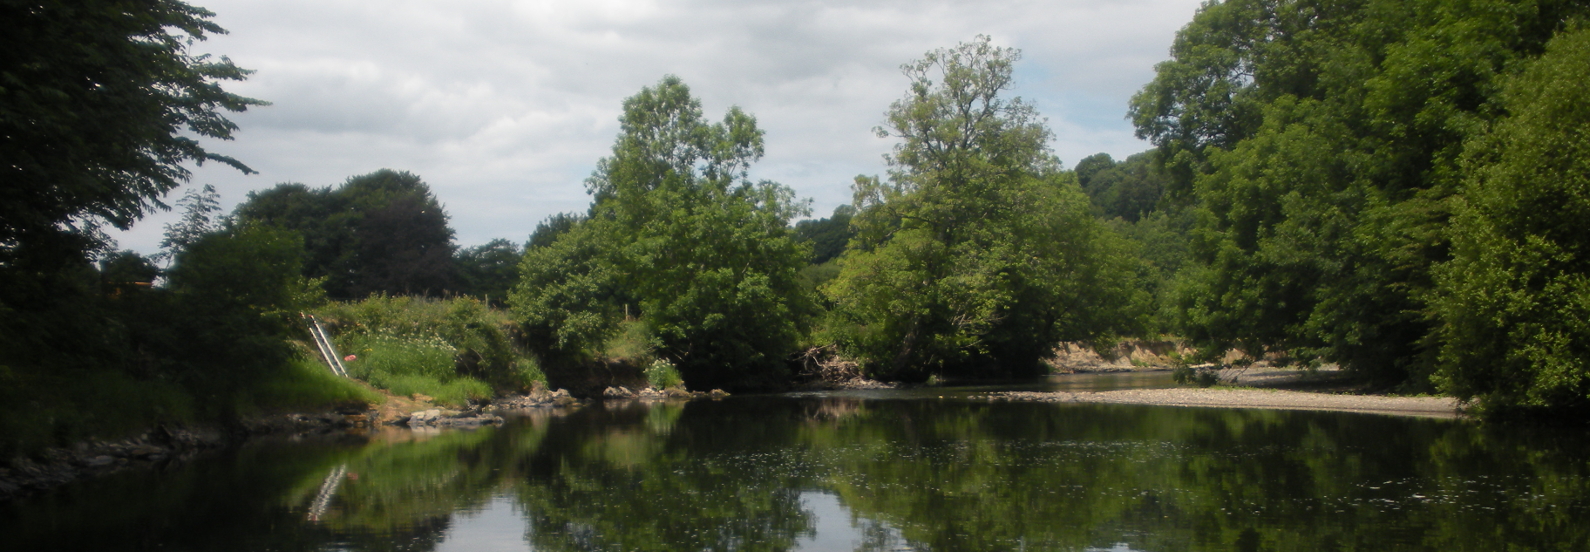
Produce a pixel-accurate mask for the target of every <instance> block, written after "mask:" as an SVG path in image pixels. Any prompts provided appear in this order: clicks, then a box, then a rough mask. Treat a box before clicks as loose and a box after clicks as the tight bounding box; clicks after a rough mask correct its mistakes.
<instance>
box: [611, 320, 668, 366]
mask: <svg viewBox="0 0 1590 552" xmlns="http://www.w3.org/2000/svg"><path fill="white" fill-rule="evenodd" d="M602 356H603V357H604V358H608V359H612V360H619V361H625V362H629V363H630V364H633V365H635V366H647V365H650V364H651V363H652V361H654V360H657V338H656V337H654V336H652V333H651V329H650V328H647V327H646V324H645V323H644V322H641V321H639V320H625V321H623V322H620V323H619V324H618V331H617V332H615V333H614V334H613V337H612V338H609V339H608V340H607V343H604V344H603V345H602Z"/></svg>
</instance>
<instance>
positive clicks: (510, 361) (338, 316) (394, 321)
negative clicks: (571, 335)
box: [316, 295, 546, 405]
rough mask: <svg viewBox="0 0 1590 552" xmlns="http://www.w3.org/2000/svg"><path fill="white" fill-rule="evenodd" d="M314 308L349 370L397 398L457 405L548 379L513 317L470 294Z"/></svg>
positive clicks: (522, 389) (377, 298) (369, 300)
mask: <svg viewBox="0 0 1590 552" xmlns="http://www.w3.org/2000/svg"><path fill="white" fill-rule="evenodd" d="M316 313H317V314H318V315H319V316H320V318H321V320H322V321H324V322H325V325H326V327H327V329H328V331H330V332H331V333H333V334H335V336H336V338H335V341H336V345H337V348H338V352H340V353H343V354H351V355H354V357H355V358H354V360H351V361H348V362H346V363H345V365H346V367H347V368H348V372H349V375H352V376H354V377H356V378H359V379H361V380H364V381H367V382H369V383H370V384H371V385H373V386H375V387H377V388H380V389H386V390H389V391H392V392H393V393H395V394H398V395H402V396H408V395H412V394H414V393H421V394H424V395H427V396H430V397H432V398H434V399H436V400H437V401H439V402H443V403H446V404H452V405H463V404H467V403H469V402H470V401H480V400H483V399H488V398H491V397H492V396H493V395H495V394H497V393H498V392H501V393H521V392H525V391H528V390H530V389H531V388H532V387H533V386H535V385H536V384H537V383H542V384H544V383H546V378H545V376H543V375H542V373H541V370H540V367H539V366H538V365H537V364H536V362H535V361H534V360H533V359H532V358H530V357H529V356H527V355H526V353H525V352H524V351H522V350H520V348H519V346H518V345H517V344H516V343H515V340H514V339H513V333H514V324H513V322H512V320H510V319H509V317H508V316H507V314H506V313H504V312H502V311H499V310H493V309H491V308H489V307H488V306H487V305H486V304H485V303H483V302H481V301H479V300H476V299H472V298H468V297H460V298H454V299H447V300H441V299H427V298H424V297H389V296H385V295H376V296H372V297H369V298H367V299H364V300H362V301H352V302H336V303H330V304H327V305H325V306H322V307H320V308H318V309H316Z"/></svg>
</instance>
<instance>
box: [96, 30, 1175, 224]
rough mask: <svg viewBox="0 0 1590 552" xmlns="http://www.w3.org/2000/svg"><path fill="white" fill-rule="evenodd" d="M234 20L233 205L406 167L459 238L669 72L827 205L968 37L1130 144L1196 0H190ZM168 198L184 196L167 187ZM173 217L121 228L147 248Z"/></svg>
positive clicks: (495, 220)
mask: <svg viewBox="0 0 1590 552" xmlns="http://www.w3.org/2000/svg"><path fill="white" fill-rule="evenodd" d="M195 1H196V3H197V4H199V5H202V6H203V7H205V8H207V9H210V10H211V11H214V12H216V14H217V16H216V18H215V21H216V22H217V23H219V24H220V25H221V26H223V27H225V28H227V29H228V30H229V31H231V34H229V35H226V36H220V37H213V38H212V39H211V40H210V41H208V42H206V43H203V44H201V46H200V47H201V48H202V49H204V50H205V51H210V52H215V53H217V54H224V55H227V56H230V57H231V59H233V60H234V61H235V62H237V63H238V65H240V66H242V67H246V68H250V69H254V70H256V71H257V72H256V73H255V74H254V75H253V76H252V77H251V78H250V79H249V80H248V81H246V82H241V83H231V84H230V85H229V86H228V89H229V90H232V91H234V92H237V93H239V94H243V95H245V96H250V97H255V98H260V99H264V100H268V101H271V102H273V104H274V105H272V106H269V107H263V108H256V109H253V110H250V111H249V112H247V113H243V114H237V115H236V116H234V117H233V120H234V121H235V122H237V123H238V124H239V125H240V126H241V127H242V130H241V131H240V132H239V133H238V134H237V140H236V141H233V142H224V143H218V144H215V145H213V147H212V148H211V149H212V151H216V152H219V153H223V154H227V155H232V156H235V157H237V158H238V159H240V160H242V161H244V162H245V163H247V164H248V165H250V166H251V167H253V168H254V169H256V170H258V171H259V172H260V174H258V175H252V176H244V175H241V174H239V173H237V172H236V171H232V170H231V169H229V168H226V167H217V166H211V165H206V166H204V167H201V168H199V169H198V170H196V171H195V178H194V184H196V185H197V184H204V183H214V184H216V185H217V188H219V189H220V190H221V192H222V194H223V199H224V201H225V202H226V203H227V205H226V207H227V208H228V209H230V207H231V205H233V204H235V203H237V202H239V201H241V200H243V199H244V196H245V195H246V193H247V192H248V191H250V190H259V189H264V188H268V187H270V186H273V185H275V184H276V183H278V182H288V181H293V182H302V183H305V184H309V185H312V186H327V185H333V184H336V183H339V182H341V181H343V180H344V179H346V178H347V177H349V176H353V175H358V174H364V173H367V172H370V171H374V170H376V169H380V168H393V169H400V170H408V171H411V172H414V173H416V174H419V175H420V176H422V177H423V178H425V180H426V181H427V182H429V183H430V184H431V186H432V188H433V189H434V190H435V192H436V194H437V196H438V197H439V198H440V199H441V200H442V202H443V203H445V204H446V205H447V208H448V211H449V213H450V214H451V215H452V218H453V226H454V227H455V228H457V229H458V232H459V241H460V243H462V244H465V245H470V244H477V243H483V242H485V241H487V240H490V239H492V238H496V237H506V238H510V239H514V240H522V239H524V238H525V236H526V235H528V233H529V232H530V231H531V230H533V229H534V227H535V224H536V222H538V221H540V220H541V219H542V218H544V217H546V216H547V215H550V214H552V213H555V212H560V211H570V210H580V209H584V208H585V206H586V205H587V203H588V198H587V196H586V195H585V192H584V186H583V180H584V178H585V177H586V176H587V175H588V174H589V172H590V170H591V168H592V167H593V166H594V164H595V162H596V161H597V159H599V158H600V157H602V156H603V155H605V154H606V153H607V152H608V150H609V148H610V147H611V144H612V140H613V138H614V136H615V135H616V133H617V131H618V124H617V118H618V114H619V108H620V103H621V102H622V101H623V99H624V98H625V97H628V96H630V95H633V94H634V93H635V92H637V91H639V90H640V88H641V87H643V86H648V85H651V84H654V83H656V82H657V80H658V79H659V78H661V77H662V76H663V75H665V74H676V75H679V76H680V77H681V78H683V79H684V81H685V82H686V83H687V84H689V85H690V86H691V88H692V90H693V91H694V92H695V94H696V95H697V96H698V97H700V98H701V99H702V102H703V105H704V107H705V108H706V111H707V113H708V116H709V117H711V118H717V117H720V116H721V115H722V113H723V111H724V110H725V109H727V108H728V107H729V106H731V105H738V106H740V107H742V108H743V109H745V110H746V111H748V112H750V113H751V114H753V115H755V116H756V117H757V120H758V123H759V125H760V126H761V127H762V128H763V130H765V131H766V132H767V156H766V157H765V158H764V159H763V160H762V162H761V163H759V164H758V165H756V166H755V167H754V168H753V176H754V177H758V178H770V179H773V180H778V181H780V182H783V183H785V184H788V185H790V186H791V187H793V188H794V189H795V190H796V192H797V193H798V194H800V195H802V196H805V197H811V198H813V200H814V201H813V207H814V211H815V214H817V215H819V216H821V215H825V214H826V213H827V212H828V211H830V210H832V209H833V207H835V206H837V205H839V204H841V203H846V202H848V201H849V196H850V191H849V185H850V180H851V178H852V177H853V176H855V175H856V174H863V173H864V174H876V173H881V172H883V170H884V167H883V164H882V160H881V155H882V154H883V153H885V152H887V151H888V148H889V142H888V141H886V140H881V139H878V138H876V137H874V136H873V134H872V132H871V129H872V128H873V127H874V126H877V125H878V124H879V123H881V122H882V119H883V112H884V111H885V110H886V109H887V108H888V105H889V103H890V102H891V101H893V100H894V99H896V98H898V97H899V96H901V95H902V94H903V92H904V90H905V86H906V81H905V78H904V77H903V76H901V75H900V73H899V70H898V68H899V66H900V64H902V63H905V62H907V61H910V60H912V59H915V58H917V57H920V56H921V55H922V54H923V53H924V52H926V51H928V50H930V49H933V48H939V47H947V46H953V45H954V44H956V43H957V42H961V41H965V40H968V39H970V38H972V37H973V36H975V35H977V34H987V35H990V36H992V37H993V39H994V41H995V42H996V43H998V44H1000V45H1006V46H1014V47H1017V48H1021V49H1022V50H1023V51H1024V55H1025V57H1024V60H1023V61H1022V62H1021V63H1020V64H1019V65H1018V66H1017V79H1018V82H1017V87H1016V90H1015V93H1017V94H1019V95H1022V96H1024V97H1026V98H1028V99H1029V100H1031V101H1033V102H1034V103H1036V105H1037V107H1038V109H1039V111H1040V112H1042V113H1043V114H1044V115H1045V116H1047V117H1048V118H1049V122H1050V126H1051V128H1052V129H1053V130H1054V131H1055V142H1054V144H1053V146H1054V148H1055V151H1056V152H1057V153H1058V154H1059V155H1060V157H1061V159H1063V160H1064V161H1066V162H1067V163H1069V164H1074V163H1075V162H1076V161H1077V160H1079V159H1081V158H1082V157H1083V156H1086V155H1089V154H1092V153H1097V152H1100V151H1104V152H1108V153H1110V154H1111V155H1115V156H1118V157H1123V156H1125V155H1127V154H1131V153H1134V152H1137V151H1140V150H1142V149H1145V148H1146V147H1147V146H1146V144H1144V143H1142V142H1140V141H1138V140H1136V139H1135V138H1133V136H1132V130H1131V126H1130V124H1129V123H1127V122H1126V121H1125V119H1124V117H1125V114H1126V101H1127V99H1128V98H1130V96H1131V94H1132V93H1133V92H1135V91H1136V90H1137V89H1138V88H1139V87H1140V86H1142V85H1143V84H1144V83H1146V82H1147V81H1148V80H1149V79H1151V78H1152V77H1153V65H1154V64H1155V63H1157V62H1158V61H1160V60H1163V59H1164V58H1165V57H1166V52H1167V49H1168V48H1169V45H1170V42H1171V40H1172V38H1173V36H1174V33H1175V31H1176V29H1178V28H1180V27H1181V26H1182V25H1184V24H1185V23H1186V22H1187V21H1188V20H1190V19H1191V17H1192V14H1193V12H1194V11H1195V9H1196V8H1197V5H1198V3H1199V0H1087V1H1077V2H1052V1H1048V2H1046V1H1038V0H1033V1H1026V0H1004V1H980V2H971V1H939V2H915V1H909V2H908V1H877V2H840V1H825V0H809V1H786V0H763V1H722V0H698V1H692V2H668V1H661V0H654V1H640V0H605V1H603V0H596V1H592V0H587V1H583V2H566V1H550V0H539V1H528V0H523V1H511V0H468V1H453V2H446V3H443V2H433V1H424V0H389V1H368V0H317V1H313V2H311V1H307V0H271V1H264V0H195ZM178 194H180V192H178ZM174 218H175V214H174V213H167V214H160V215H156V216H153V217H150V218H149V219H147V220H145V221H144V222H143V223H141V224H140V225H139V226H138V227H136V228H134V229H133V230H132V231H130V232H126V233H122V234H120V235H119V236H118V238H119V239H120V240H121V242H122V245H123V246H125V247H131V248H135V249H139V250H143V251H153V250H154V249H155V247H156V244H157V243H158V242H159V234H160V231H161V225H162V224H163V223H164V222H167V221H170V220H173V219H174Z"/></svg>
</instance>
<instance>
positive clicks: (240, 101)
mask: <svg viewBox="0 0 1590 552" xmlns="http://www.w3.org/2000/svg"><path fill="white" fill-rule="evenodd" d="M213 15H214V14H212V13H210V12H208V11H205V10H204V9H201V8H196V7H193V6H189V5H187V4H184V3H182V2H179V1H175V0H150V1H147V2H138V3H134V4H128V3H125V2H111V1H104V0H95V1H74V2H60V1H50V0H46V1H41V2H8V3H6V4H5V5H4V6H3V7H0V52H5V55H3V56H0V167H4V168H3V169H0V171H3V172H4V173H5V177H4V178H5V181H6V186H5V191H4V192H3V196H0V261H3V262H4V263H5V266H7V267H11V266H13V265H12V263H14V262H15V257H16V256H17V255H19V254H21V253H19V250H22V249H26V248H28V247H30V246H34V245H44V244H55V245H64V244H65V243H66V242H67V241H70V240H66V241H63V240H61V239H60V238H59V237H58V236H60V235H62V234H72V233H73V231H72V229H73V228H76V227H80V226H81V224H82V221H86V220H103V221H106V222H108V223H109V224H111V225H113V226H116V227H118V228H127V227H128V226H129V225H131V224H132V223H133V221H136V220H138V219H139V218H141V217H142V216H143V214H144V213H145V212H146V211H147V210H148V209H150V208H152V207H154V208H159V207H163V205H162V204H161V203H160V201H159V198H160V196H161V195H163V194H165V193H166V192H167V191H169V190H171V189H172V188H175V187H176V186H177V185H179V184H180V183H181V182H182V181H184V180H186V179H187V178H188V174H189V172H188V170H187V169H186V168H184V167H183V164H184V163H186V162H189V161H192V162H197V163H204V162H208V161H214V162H220V163H225V164H228V165H231V166H233V167H236V168H237V169H238V170H241V171H244V172H250V170H249V169H248V167H246V166H244V165H243V164H242V163H240V162H238V161H237V160H235V159H232V158H230V157H226V156H224V155H219V154H215V153H211V152H209V151H207V150H206V149H205V148H204V147H203V146H202V145H201V144H200V143H199V140H198V138H201V137H203V138H215V139H222V140H225V139H230V138H231V136H232V132H233V131H235V130H236V129H237V127H236V125H234V124H232V122H231V121H228V120H227V119H226V117H225V116H224V115H223V112H226V111H232V112H241V111H244V110H246V109H247V108H248V107H250V106H258V105H265V102H261V101H259V100H253V99H249V98H244V97H242V96H238V95H235V94H231V93H229V92H226V91H225V90H223V89H222V88H221V86H220V82H221V81H228V80H231V81H237V80H243V79H244V78H245V77H246V76H247V75H248V73H249V72H248V71H246V70H243V69H240V68H238V67H237V66H235V65H233V64H232V62H231V61H230V60H227V59H226V58H224V57H223V58H221V59H220V60H218V61H217V60H213V59H211V58H210V57H209V56H208V55H195V54H193V53H191V48H192V45H193V44H194V43H195V42H197V41H202V40H204V39H205V38H206V37H207V36H209V35H211V34H224V33H225V32H226V31H225V30H223V29H222V28H221V27H219V26H217V25H216V24H215V23H212V22H211V21H210V20H209V19H210V17H212V16H213ZM78 235H79V239H81V234H78ZM78 247H79V248H82V247H86V244H82V243H79V244H78Z"/></svg>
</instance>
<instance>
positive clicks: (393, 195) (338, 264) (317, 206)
mask: <svg viewBox="0 0 1590 552" xmlns="http://www.w3.org/2000/svg"><path fill="white" fill-rule="evenodd" d="M233 217H234V218H235V219H237V222H238V223H240V224H266V225H271V226H276V227H278V228H284V229H288V230H293V231H296V232H298V233H299V234H301V235H302V236H303V239H304V247H305V253H306V255H307V259H306V262H305V263H304V275H305V276H308V277H311V278H321V277H324V278H326V283H325V287H326V292H327V293H328V294H330V296H331V297H333V298H337V299H358V298H363V297H365V296H368V295H370V294H372V293H388V294H394V295H397V294H422V295H439V294H441V293H443V292H444V291H445V290H448V289H452V287H453V286H454V276H455V274H454V265H453V251H454V245H453V229H452V228H451V227H449V226H448V224H447V221H448V217H447V212H446V211H445V210H444V209H443V208H442V205H441V203H440V202H439V201H437V199H436V196H434V195H432V194H431V189H430V187H429V186H428V185H426V184H425V182H424V181H423V180H421V179H420V177H419V176H417V175H414V174H411V173H408V172H400V171H394V170H391V169H382V170H379V171H376V172H373V173H370V174H365V175H360V176H355V177H351V178H349V179H348V180H347V181H345V182H343V184H342V185H341V186H338V187H336V188H330V187H328V188H321V189H311V188H309V187H308V186H305V185H303V184H294V183H284V184H278V185H277V186H276V187H274V188H272V189H269V190H263V191H257V192H249V195H248V199H247V200H245V201H244V202H243V203H242V204H240V205H238V207H237V210H236V211H234V213H233Z"/></svg>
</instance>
